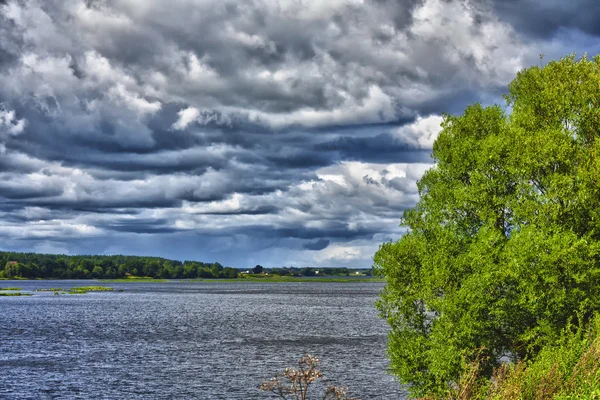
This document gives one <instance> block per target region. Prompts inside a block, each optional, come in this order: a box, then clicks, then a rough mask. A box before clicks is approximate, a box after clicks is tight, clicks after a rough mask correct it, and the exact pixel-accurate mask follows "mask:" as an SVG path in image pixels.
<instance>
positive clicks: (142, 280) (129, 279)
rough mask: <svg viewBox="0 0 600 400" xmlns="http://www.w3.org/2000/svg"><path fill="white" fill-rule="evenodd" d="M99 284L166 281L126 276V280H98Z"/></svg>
mask: <svg viewBox="0 0 600 400" xmlns="http://www.w3.org/2000/svg"><path fill="white" fill-rule="evenodd" d="M100 282H108V283H124V282H155V283H160V282H167V280H166V279H154V278H152V277H149V276H128V277H127V278H119V279H100Z"/></svg>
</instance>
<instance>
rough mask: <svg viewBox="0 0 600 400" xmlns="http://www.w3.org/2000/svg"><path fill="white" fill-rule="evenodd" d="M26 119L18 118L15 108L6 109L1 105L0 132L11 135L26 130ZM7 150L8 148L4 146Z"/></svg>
mask: <svg viewBox="0 0 600 400" xmlns="http://www.w3.org/2000/svg"><path fill="white" fill-rule="evenodd" d="M25 125H26V121H25V119H24V118H21V119H19V118H17V116H16V114H15V112H14V110H6V109H3V108H1V107H0V132H5V133H8V134H9V135H11V136H17V135H19V134H21V133H23V131H24V130H25ZM4 151H6V148H4Z"/></svg>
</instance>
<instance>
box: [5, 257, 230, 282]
mask: <svg viewBox="0 0 600 400" xmlns="http://www.w3.org/2000/svg"><path fill="white" fill-rule="evenodd" d="M2 265H4V269H3V270H0V278H5V279H7V278H8V279H11V278H25V279H37V278H42V279H119V278H126V277H127V276H144V277H149V278H159V279H194V278H213V279H214V278H237V277H238V273H239V271H238V270H237V269H236V268H231V267H223V266H222V265H221V264H219V263H218V262H214V263H204V262H198V261H183V262H182V261H177V260H168V259H165V258H160V257H140V256H123V255H113V256H100V255H80V256H67V255H62V254H60V255H57V254H37V253H15V252H0V266H2Z"/></svg>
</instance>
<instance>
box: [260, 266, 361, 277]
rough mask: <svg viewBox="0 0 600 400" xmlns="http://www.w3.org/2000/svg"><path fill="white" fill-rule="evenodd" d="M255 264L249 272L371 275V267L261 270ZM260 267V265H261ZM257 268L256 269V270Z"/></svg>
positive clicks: (281, 274) (295, 274) (282, 274)
mask: <svg viewBox="0 0 600 400" xmlns="http://www.w3.org/2000/svg"><path fill="white" fill-rule="evenodd" d="M258 267H261V266H260V265H257V266H256V267H254V268H253V269H251V270H250V271H249V272H251V273H266V274H271V275H279V276H350V275H356V274H359V275H366V276H370V275H371V272H372V271H371V269H370V268H369V269H348V268H311V267H307V268H296V267H282V268H263V269H262V270H261V269H260V268H258ZM261 268H262V267H261ZM257 269H258V271H257Z"/></svg>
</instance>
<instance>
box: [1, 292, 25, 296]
mask: <svg viewBox="0 0 600 400" xmlns="http://www.w3.org/2000/svg"><path fill="white" fill-rule="evenodd" d="M9 296H11V297H12V296H31V295H30V294H29V293H21V292H0V297H9Z"/></svg>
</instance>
